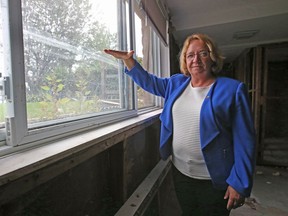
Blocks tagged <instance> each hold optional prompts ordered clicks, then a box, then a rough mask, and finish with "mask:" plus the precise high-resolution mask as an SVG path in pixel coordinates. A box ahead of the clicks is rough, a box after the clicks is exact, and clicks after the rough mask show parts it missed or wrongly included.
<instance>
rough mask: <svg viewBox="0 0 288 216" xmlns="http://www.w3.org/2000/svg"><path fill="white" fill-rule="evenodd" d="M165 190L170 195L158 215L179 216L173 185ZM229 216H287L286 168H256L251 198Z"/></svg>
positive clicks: (287, 181)
mask: <svg viewBox="0 0 288 216" xmlns="http://www.w3.org/2000/svg"><path fill="white" fill-rule="evenodd" d="M165 190H166V191H167V190H168V191H169V192H170V195H169V196H167V197H166V199H165V198H164V201H165V202H164V203H163V208H162V209H163V212H161V214H160V215H161V216H179V215H181V210H180V208H179V205H178V202H177V199H176V197H175V193H174V187H173V184H172V185H171V184H169V185H167V188H165ZM230 216H288V168H278V167H269V166H257V167H256V172H255V178H254V187H253V190H252V194H251V197H250V198H248V199H246V202H245V205H243V206H242V207H241V208H238V209H235V210H232V211H231V214H230Z"/></svg>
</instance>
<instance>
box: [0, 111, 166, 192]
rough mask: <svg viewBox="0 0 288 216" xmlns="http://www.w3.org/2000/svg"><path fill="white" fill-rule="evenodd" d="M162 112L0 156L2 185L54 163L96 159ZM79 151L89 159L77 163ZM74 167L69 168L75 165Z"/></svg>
mask: <svg viewBox="0 0 288 216" xmlns="http://www.w3.org/2000/svg"><path fill="white" fill-rule="evenodd" d="M161 112H162V109H158V110H156V111H153V112H148V113H144V114H142V115H139V116H137V117H134V118H131V119H127V120H125V121H121V122H117V123H115V124H111V125H107V126H104V127H101V128H97V129H95V130H92V131H89V132H85V133H81V134H76V135H74V136H70V137H68V138H66V139H62V140H58V141H54V142H52V143H49V144H46V145H43V146H40V147H36V148H33V149H29V150H26V151H21V152H17V153H14V154H11V155H7V156H3V157H0V164H1V166H0V186H2V185H5V184H6V183H9V182H11V181H14V180H17V179H19V178H21V177H23V176H25V175H28V174H31V173H32V172H35V171H37V170H40V169H42V168H44V167H47V166H49V165H51V164H54V163H56V162H58V161H60V160H63V159H64V158H72V159H71V160H70V161H69V162H67V163H70V164H71V163H75V164H76V163H78V164H79V163H81V161H84V160H85V159H87V158H89V157H93V156H94V155H96V154H98V153H100V152H102V151H104V150H105V149H108V148H110V147H111V146H113V145H114V144H117V143H119V142H121V141H123V140H124V139H125V138H127V137H128V136H131V135H133V134H135V133H136V132H138V131H140V130H141V129H143V128H144V127H147V126H149V125H151V124H152V123H154V122H156V121H157V120H158V117H159V115H160V113H161ZM79 152H85V155H88V156H86V158H85V157H82V158H81V159H79V157H78V158H77V157H76V158H77V159H76V160H74V159H73V157H71V156H73V155H77V153H79ZM75 164H73V165H71V166H70V167H73V166H75ZM65 167H67V168H69V164H68V165H67V164H66V166H65Z"/></svg>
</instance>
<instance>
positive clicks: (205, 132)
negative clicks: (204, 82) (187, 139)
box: [200, 80, 220, 149]
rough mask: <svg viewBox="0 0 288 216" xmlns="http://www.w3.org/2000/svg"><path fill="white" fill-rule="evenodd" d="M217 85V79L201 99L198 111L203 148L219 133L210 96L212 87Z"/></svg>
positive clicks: (211, 96)
mask: <svg viewBox="0 0 288 216" xmlns="http://www.w3.org/2000/svg"><path fill="white" fill-rule="evenodd" d="M216 87H217V80H216V81H215V83H214V85H213V86H212V87H211V89H210V91H209V92H208V94H207V96H206V98H205V99H204V101H203V104H202V108H201V113H200V142H201V147H202V149H204V148H205V147H206V146H207V145H208V144H209V143H210V142H211V141H212V140H213V139H214V138H215V137H216V136H217V135H218V134H219V133H220V131H219V127H218V125H217V123H216V120H215V115H214V110H213V104H212V98H213V93H214V89H215V88H216Z"/></svg>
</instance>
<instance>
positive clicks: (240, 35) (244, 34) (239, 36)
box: [233, 30, 259, 40]
mask: <svg viewBox="0 0 288 216" xmlns="http://www.w3.org/2000/svg"><path fill="white" fill-rule="evenodd" d="M258 32H259V30H247V31H239V32H235V33H234V34H233V38H234V39H236V40H244V39H249V38H251V37H253V36H255V35H256V34H257V33H258Z"/></svg>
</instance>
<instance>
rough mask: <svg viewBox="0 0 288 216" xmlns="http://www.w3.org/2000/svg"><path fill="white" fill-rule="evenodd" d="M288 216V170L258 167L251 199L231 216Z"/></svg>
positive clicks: (233, 211) (232, 212)
mask: <svg viewBox="0 0 288 216" xmlns="http://www.w3.org/2000/svg"><path fill="white" fill-rule="evenodd" d="M260 215H261V216H262V215H265V216H288V168H277V167H268V166H257V168H256V174H255V181H254V187H253V190H252V195H251V198H249V199H247V200H246V202H245V205H244V206H242V207H241V208H238V209H235V210H232V211H231V214H230V216H260Z"/></svg>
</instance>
